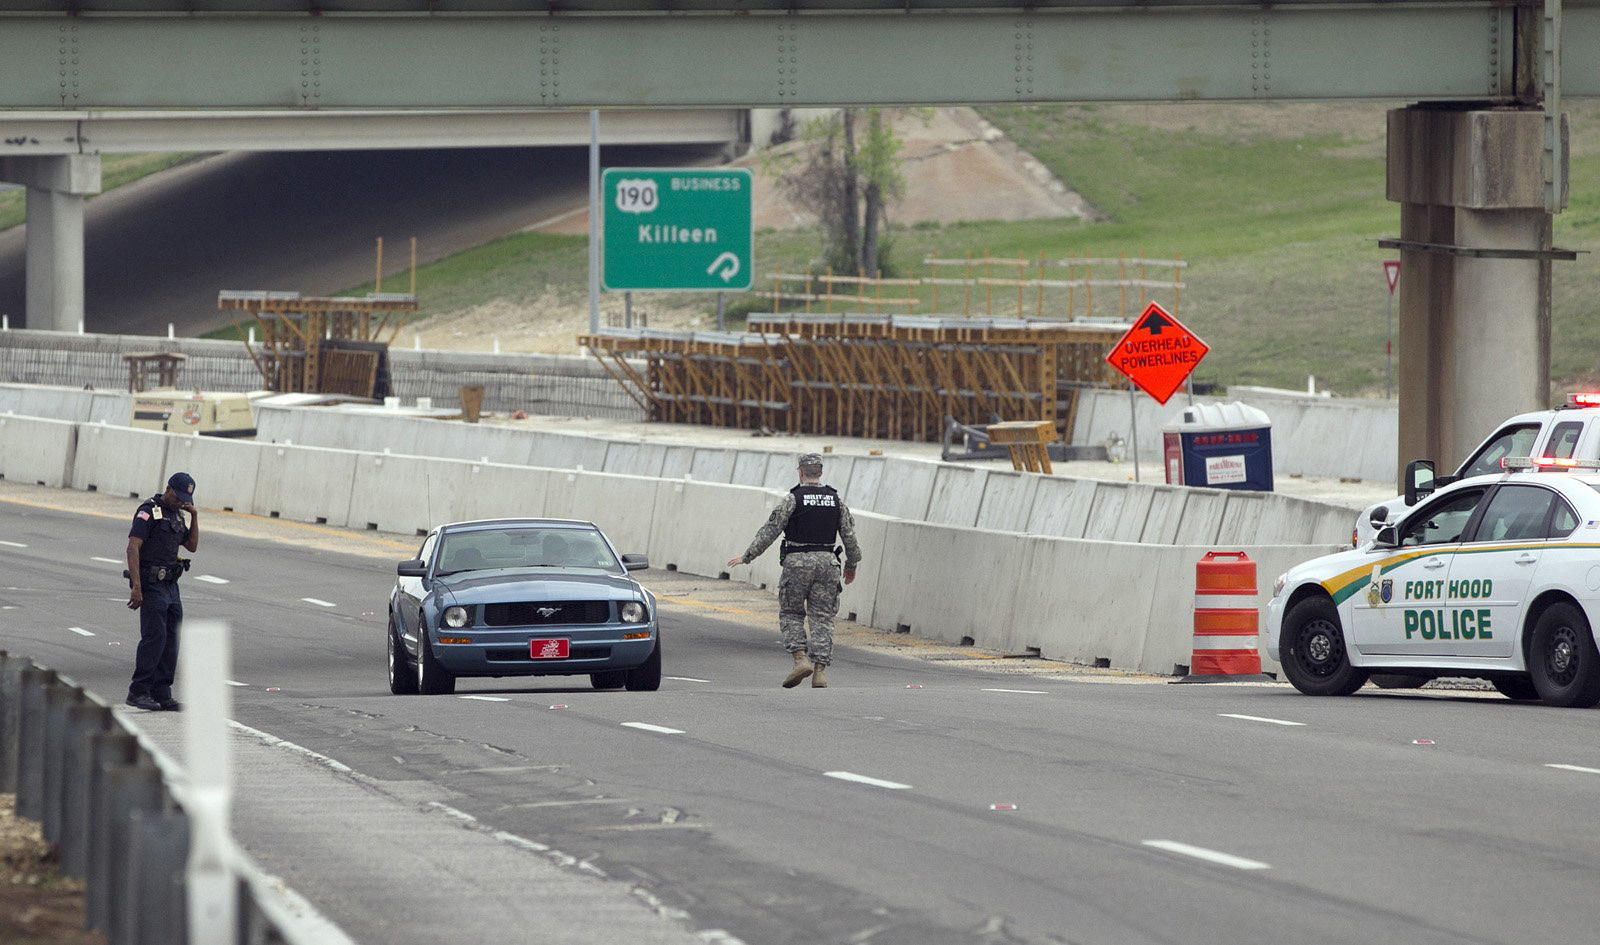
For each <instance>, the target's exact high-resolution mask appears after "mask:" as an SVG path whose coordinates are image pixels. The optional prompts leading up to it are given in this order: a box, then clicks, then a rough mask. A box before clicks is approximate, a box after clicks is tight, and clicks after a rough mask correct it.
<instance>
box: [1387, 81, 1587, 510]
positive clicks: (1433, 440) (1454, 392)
mask: <svg viewBox="0 0 1600 945" xmlns="http://www.w3.org/2000/svg"><path fill="white" fill-rule="evenodd" d="M1388 131H1389V140H1388V172H1387V178H1388V179H1387V191H1388V197H1389V199H1390V200H1393V201H1395V202H1397V203H1399V204H1400V238H1399V239H1398V240H1383V241H1381V244H1382V245H1384V246H1388V247H1391V248H1397V249H1399V250H1400V251H1401V253H1400V258H1401V264H1402V265H1401V271H1400V284H1399V295H1400V303H1399V311H1400V332H1399V335H1400V337H1399V344H1400V352H1399V358H1398V361H1397V365H1398V367H1397V371H1396V379H1397V381H1398V388H1399V394H1400V443H1399V447H1400V452H1399V459H1400V465H1399V469H1398V470H1396V478H1397V479H1398V478H1400V477H1401V476H1403V475H1404V471H1405V464H1406V463H1407V462H1408V461H1410V460H1413V459H1429V458H1431V459H1433V460H1435V461H1436V462H1437V463H1438V465H1439V468H1440V469H1441V471H1443V470H1448V469H1450V468H1453V467H1454V466H1455V464H1457V463H1459V462H1461V460H1463V459H1465V458H1466V456H1467V453H1468V451H1470V450H1471V449H1472V448H1473V447H1474V446H1476V445H1477V444H1478V443H1479V441H1481V440H1482V439H1483V437H1485V436H1487V435H1488V434H1489V433H1491V432H1492V431H1493V430H1494V428H1495V425H1496V424H1498V423H1499V422H1500V421H1501V420H1503V419H1505V418H1506V417H1508V416H1510V415H1512V414H1515V413H1521V412H1524V411H1529V410H1540V409H1543V408H1545V407H1548V406H1549V402H1550V270H1551V260H1552V259H1555V258H1570V254H1563V253H1562V252H1561V251H1559V250H1556V251H1553V250H1552V248H1551V235H1550V223H1551V216H1550V214H1549V213H1547V212H1546V211H1545V209H1544V174H1543V170H1542V167H1541V164H1540V157H1541V153H1542V142H1543V134H1544V129H1543V112H1542V111H1539V110H1537V109H1529V110H1519V109H1495V110H1487V109H1485V110H1469V109H1463V108H1461V107H1459V106H1455V107H1452V106H1447V105H1413V106H1410V107H1408V108H1397V109H1394V110H1392V111H1390V112H1389V127H1388ZM1561 160H1562V161H1563V163H1564V162H1565V161H1566V125H1565V121H1563V123H1562V147H1561ZM1563 176H1564V175H1563ZM1562 203H1563V204H1564V203H1565V195H1563V199H1562Z"/></svg>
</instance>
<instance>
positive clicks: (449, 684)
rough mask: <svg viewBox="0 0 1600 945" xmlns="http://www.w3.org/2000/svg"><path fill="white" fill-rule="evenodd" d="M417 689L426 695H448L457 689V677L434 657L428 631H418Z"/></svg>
mask: <svg viewBox="0 0 1600 945" xmlns="http://www.w3.org/2000/svg"><path fill="white" fill-rule="evenodd" d="M417 691H418V692H420V693H422V694H423V695H425V696H447V695H449V694H450V693H452V692H455V691H456V678H455V677H454V676H452V675H450V673H449V672H447V671H446V670H445V668H444V667H443V666H440V665H439V661H438V660H436V659H434V658H433V647H432V646H431V645H429V643H428V631H427V630H418V631H417Z"/></svg>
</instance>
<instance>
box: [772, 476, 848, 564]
mask: <svg viewBox="0 0 1600 945" xmlns="http://www.w3.org/2000/svg"><path fill="white" fill-rule="evenodd" d="M789 494H790V495H792V496H794V511H793V512H791V513H789V521H788V523H787V524H785V525H784V526H783V537H784V540H785V541H787V542H788V550H789V551H791V552H792V551H832V550H833V540H834V538H835V537H836V536H837V535H838V534H839V518H840V515H839V493H837V492H835V491H834V490H833V487H831V486H810V485H799V486H795V487H794V488H793V489H790V490H789Z"/></svg>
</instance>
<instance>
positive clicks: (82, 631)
mask: <svg viewBox="0 0 1600 945" xmlns="http://www.w3.org/2000/svg"><path fill="white" fill-rule="evenodd" d="M67 629H68V630H71V631H72V632H73V633H76V634H77V635H78V636H80V637H92V636H94V634H93V633H91V632H90V631H88V630H85V629H83V628H82V627H68V628H67Z"/></svg>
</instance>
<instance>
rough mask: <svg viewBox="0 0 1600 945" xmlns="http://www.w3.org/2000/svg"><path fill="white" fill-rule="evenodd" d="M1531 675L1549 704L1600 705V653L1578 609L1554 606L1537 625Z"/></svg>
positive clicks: (1530, 647)
mask: <svg viewBox="0 0 1600 945" xmlns="http://www.w3.org/2000/svg"><path fill="white" fill-rule="evenodd" d="M1528 675H1529V677H1530V678H1531V679H1532V680H1533V688H1534V689H1535V690H1537V691H1538V693H1539V698H1540V699H1543V700H1544V701H1545V703H1546V704H1547V705H1553V706H1562V707H1565V708H1584V709H1586V708H1588V707H1590V706H1592V705H1594V704H1595V703H1600V652H1596V651H1595V645H1594V634H1593V633H1592V632H1591V631H1590V629H1589V621H1588V620H1587V619H1585V618H1584V616H1583V611H1581V610H1579V609H1578V608H1577V606H1575V605H1573V604H1570V603H1567V602H1565V601H1562V602H1560V603H1556V604H1551V605H1550V606H1549V607H1546V608H1545V611H1544V613H1542V614H1540V615H1539V620H1538V621H1537V622H1536V623H1535V624H1534V625H1533V636H1532V638H1531V639H1530V640H1529V641H1528Z"/></svg>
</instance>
